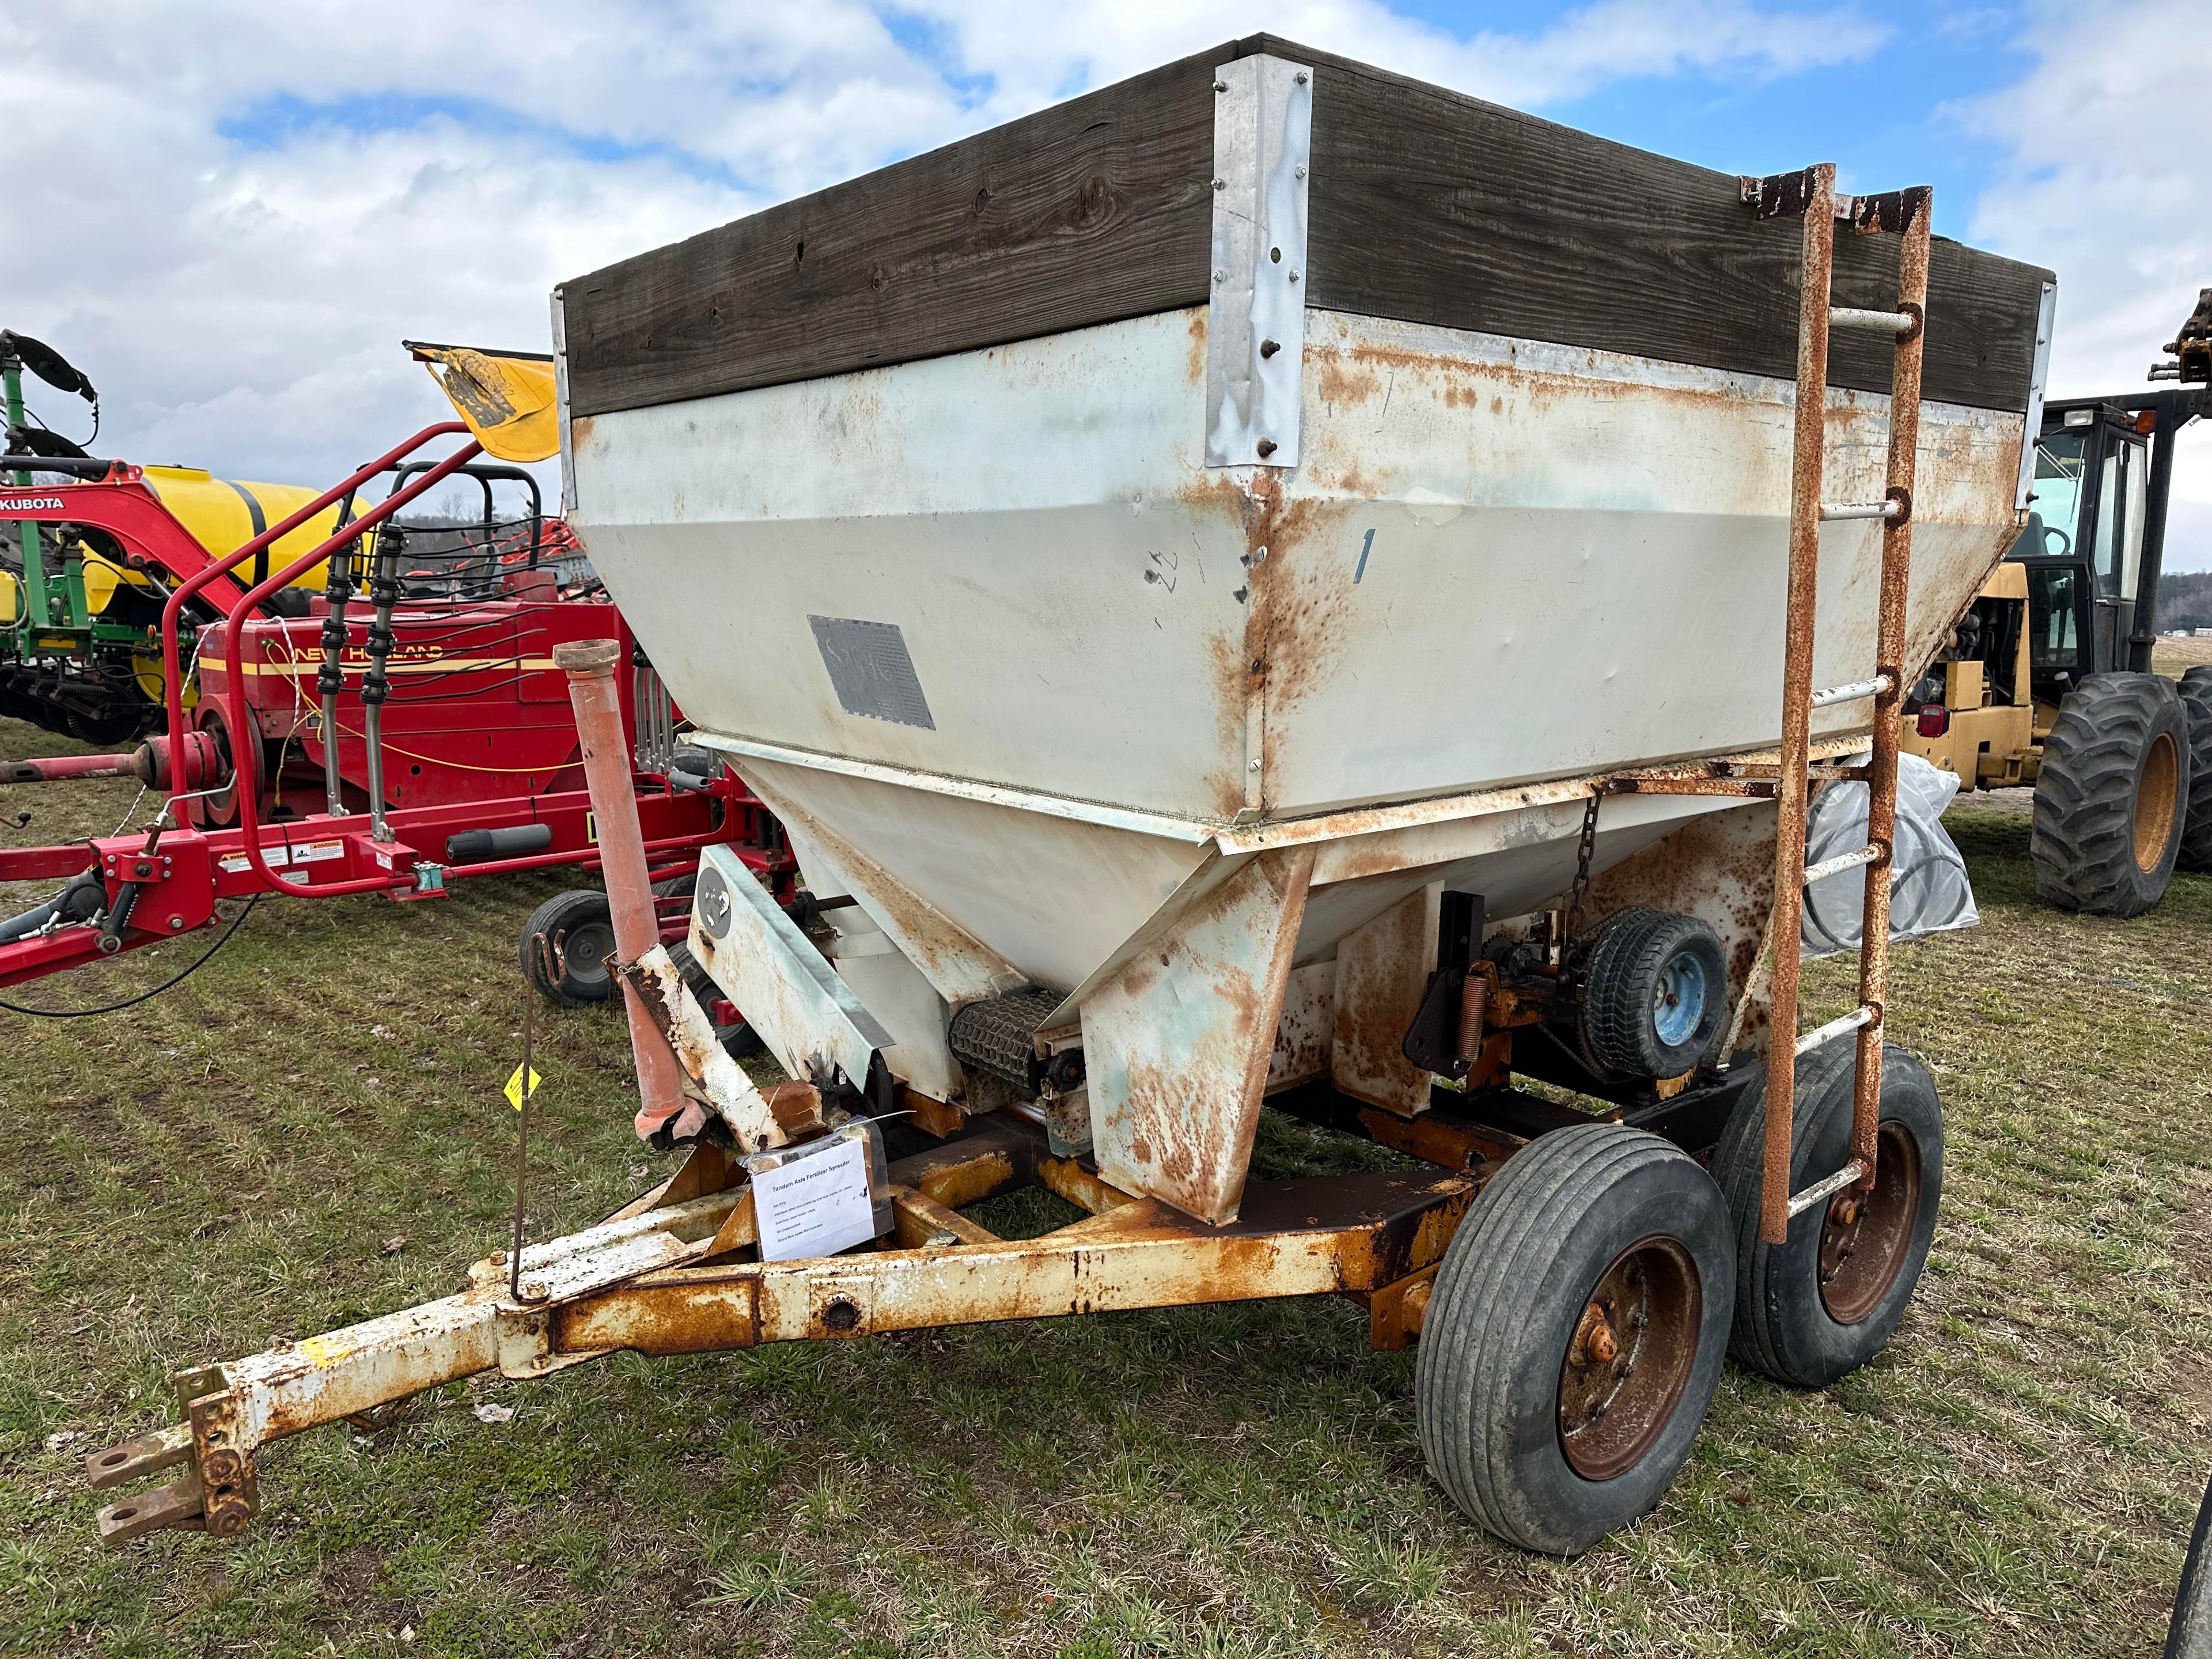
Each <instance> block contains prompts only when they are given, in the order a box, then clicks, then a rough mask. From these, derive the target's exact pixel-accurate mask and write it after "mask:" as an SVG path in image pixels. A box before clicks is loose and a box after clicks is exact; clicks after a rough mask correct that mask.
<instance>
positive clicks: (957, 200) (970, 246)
mask: <svg viewBox="0 0 2212 1659" xmlns="http://www.w3.org/2000/svg"><path fill="white" fill-rule="evenodd" d="M1219 61H1222V55H1221V54H1220V53H1218V52H1207V53H1203V54H1201V55H1200V56H1199V57H1195V58H1185V59H1183V60H1182V62H1180V63H1176V64H1168V65H1166V66H1165V67H1164V68H1161V69H1158V70H1152V71H1151V72H1149V73H1147V74H1145V75H1140V76H1136V77H1135V78H1134V79H1133V80H1128V81H1124V82H1119V83H1118V84H1116V85H1115V86H1111V87H1108V88H1103V90H1101V91H1098V92H1094V93H1091V94H1087V95H1086V96H1084V97H1081V98H1077V99H1073V100H1070V101H1068V102H1067V103H1065V104H1060V105H1056V106H1054V107H1052V108H1050V109H1047V110H1043V111H1041V112H1038V113H1036V114H1035V115H1031V116H1027V117H1024V118H1022V119H1021V120H1018V121H1015V122H1012V123H1010V124H1008V125H1005V126H1001V127H997V128H994V129H993V130H992V131H988V132H983V133H979V134H977V135H975V137H971V138H966V139H963V140H961V141H960V142H959V143H954V144H948V145H946V146H945V147H944V148H943V149H936V150H932V151H930V152H929V153H928V154H927V155H918V156H915V157H914V158H913V159H912V160H910V161H902V162H899V163H897V164H896V165H895V166H892V167H885V168H884V169H882V170H881V171H879V172H877V173H869V174H867V175H866V177H863V178H860V179H852V180H850V181H848V182H847V183H845V184H841V185H832V186H831V187H830V188H829V189H827V190H823V191H817V192H816V193H815V194H813V195H811V196H807V197H801V198H799V200H797V201H793V202H786V203H783V204H781V205H779V206H776V207H773V208H769V209H768V210H765V211H763V212H760V213H756V214H753V215H751V216H749V217H747V218H744V219H739V220H738V221H736V222H734V223H731V224H727V225H724V226H721V227H720V228H718V229H714V230H710V231H708V232H707V233H705V234H703V235H699V236H694V237H692V238H690V240H686V241H683V242H679V243H677V244H675V245H674V246H670V247H665V248H662V249H659V250H658V251H657V252H652V253H647V254H642V255H640V256H639V257H637V258H632V259H626V260H624V261H623V262H622V263H621V264H616V265H611V266H609V267H608V268H606V269H605V270H599V271H595V272H593V273H592V275H591V276H584V277H580V278H578V279H576V280H574V281H573V282H570V283H564V284H563V285H562V286H563V288H564V289H565V292H566V295H567V313H568V374H569V386H570V397H571V407H572V408H573V409H574V411H575V412H576V413H578V414H580V415H590V414H597V413H600V412H602V411H605V410H614V409H629V408H635V407H638V406H640V405H641V404H657V403H667V402H671V401H673V400H675V399H677V398H697V397H704V396H707V395H708V394H710V393H713V392H734V391H738V390H742V389H744V388H745V387H748V386H768V385H773V384H775V383H776V382H778V381H781V380H800V379H807V378H811V377H813V376H817V375H823V374H841V373H844V372H846V371H848V370H851V369H856V368H869V367H872V366H873V365H876V364H880V363H890V362H902V361H907V360H910V359H914V358H920V357H930V356H939V355H942V354H944V353H946V352H951V351H965V350H970V349H975V348H978V347H982V346H989V345H997V344H1001V343H1005V342H1006V341H1009V340H1018V339H1025V338H1028V337H1031V336H1035V335H1039V334H1049V333H1054V332H1056V331H1060V330H1062V329H1069V328H1080V327H1085V326H1088V325H1092V324H1096V323H1103V322H1111V321H1115V320H1116V319H1121V318H1124V317H1135V316H1141V315H1144V314H1146V313H1152V312H1158V311H1170V310H1174V309H1176V308H1177V307H1183V306H1191V305H1200V304H1203V303H1204V302H1205V300H1206V287H1207V280H1206V273H1207V266H1206V257H1207V252H1208V245H1209V242H1210V240H1211V236H1212V191H1211V188H1210V185H1211V181H1212V168H1213V91H1212V86H1213V65H1214V64H1216V63H1217V62H1219Z"/></svg>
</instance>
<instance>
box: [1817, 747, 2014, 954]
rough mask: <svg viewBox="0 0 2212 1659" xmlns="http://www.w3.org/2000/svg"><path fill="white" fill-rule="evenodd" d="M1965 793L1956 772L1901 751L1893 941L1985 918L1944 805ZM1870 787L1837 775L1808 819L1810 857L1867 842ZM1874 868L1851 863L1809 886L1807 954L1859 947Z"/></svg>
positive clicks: (1892, 902)
mask: <svg viewBox="0 0 2212 1659" xmlns="http://www.w3.org/2000/svg"><path fill="white" fill-rule="evenodd" d="M1957 793H1959V779H1958V775H1957V774H1956V773H1952V772H1946V771H1945V770H1943V769H1942V768H1941V767H1940V766H1937V765H1936V764H1935V763H1932V762H1929V761H1926V760H1923V759H1922V758H1921V757H1919V756H1917V755H1914V754H1909V753H1908V754H1902V755H1899V757H1897V857H1896V858H1895V860H1893V862H1892V864H1891V866H1890V874H1889V938H1890V942H1891V943H1892V944H1900V943H1902V942H1903V941H1905V940H1906V939H1923V938H1925V937H1926V936H1927V935H1928V934H1929V933H1950V932H1952V931H1954V929H1957V928H1960V927H1976V926H1978V924H1979V923H1980V921H1981V920H1982V913H1981V912H1980V911H1979V910H1977V909H1976V908H1974V890H1973V886H1972V884H1971V883H1970V882H1968V880H1967V879H1966V860H1965V859H1964V858H1963V857H1962V856H1960V852H1959V849H1958V847H1957V846H1956V845H1955V844H1954V842H1953V841H1952V840H1951V837H1950V836H1948V834H1946V833H1945V831H1944V829H1943V811H1944V809H1945V808H1946V807H1948V806H1949V805H1950V804H1951V798H1952V797H1953V796H1954V795H1956V794H1957ZM1866 839H1867V787H1866V785H1864V784H1863V783H1832V784H1830V785H1829V786H1828V787H1826V788H1825V789H1823V790H1822V791H1821V792H1820V795H1819V797H1818V798H1817V799H1815V800H1814V803H1813V811H1812V815H1811V817H1810V818H1809V819H1808V821H1807V823H1806V826H1805V862H1806V863H1807V864H1808V865H1814V864H1818V863H1820V861H1821V860H1823V859H1832V858H1834V857H1836V856H1837V855H1838V854H1843V853H1848V852H1850V851H1851V850H1852V849H1853V848H1860V847H1863V846H1865V845H1866ZM1865 894H1866V872H1865V871H1864V870H1863V869H1850V870H1846V871H1844V872H1842V873H1841V874H1839V875H1833V876H1830V877H1828V878H1826V879H1825V880H1822V881H1816V882H1814V884H1812V885H1811V886H1810V887H1808V888H1807V889H1806V890H1805V925H1804V932H1803V947H1804V954H1805V955H1806V957H1808V958H1809V957H1832V956H1834V955H1835V954H1836V953H1837V952H1838V951H1856V950H1857V949H1858V947H1859V930H1860V926H1861V923H1862V921H1863V916H1862V915H1861V912H1862V911H1863V908H1864V906H1865Z"/></svg>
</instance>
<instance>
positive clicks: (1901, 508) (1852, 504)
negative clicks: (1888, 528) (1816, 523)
mask: <svg viewBox="0 0 2212 1659" xmlns="http://www.w3.org/2000/svg"><path fill="white" fill-rule="evenodd" d="M1904 512H1905V503H1904V502H1902V501H1822V502H1821V503H1820V522H1821V523H1822V524H1835V523H1837V522H1838V521H1841V520H1852V519H1894V518H1898V517H1900V516H1902V515H1903V513H1904Z"/></svg>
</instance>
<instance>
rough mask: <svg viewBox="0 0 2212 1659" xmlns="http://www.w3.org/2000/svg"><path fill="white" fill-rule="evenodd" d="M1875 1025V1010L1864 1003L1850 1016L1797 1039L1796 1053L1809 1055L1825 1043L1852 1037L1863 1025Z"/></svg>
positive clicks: (1830, 1022)
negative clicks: (1839, 1038) (1840, 1037)
mask: <svg viewBox="0 0 2212 1659" xmlns="http://www.w3.org/2000/svg"><path fill="white" fill-rule="evenodd" d="M1871 1024H1874V1008H1873V1006H1872V1005H1871V1004H1869V1003H1864V1002H1862V1003H1861V1004H1859V1006H1857V1007H1856V1008H1854V1009H1852V1010H1851V1012H1849V1013H1848V1014H1844V1015H1843V1016H1842V1017H1841V1018H1837V1019H1832V1020H1830V1021H1829V1022H1828V1023H1827V1024H1826V1025H1819V1026H1815V1027H1814V1029H1813V1030H1809V1031H1808V1032H1806V1033H1805V1035H1804V1036H1801V1037H1799V1038H1798V1039H1797V1047H1796V1051H1795V1052H1796V1053H1798V1054H1811V1053H1812V1052H1813V1050H1814V1049H1815V1048H1819V1047H1820V1045H1821V1044H1822V1043H1824V1042H1834V1041H1835V1040H1836V1039H1837V1038H1838V1037H1839V1036H1850V1034H1851V1033H1852V1032H1853V1031H1856V1030H1858V1029H1859V1027H1860V1026H1862V1025H1871Z"/></svg>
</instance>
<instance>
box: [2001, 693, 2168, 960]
mask: <svg viewBox="0 0 2212 1659" xmlns="http://www.w3.org/2000/svg"><path fill="white" fill-rule="evenodd" d="M2189 763H2190V745H2189V723H2188V717H2187V715H2186V714H2185V711H2184V709H2183V707H2182V701H2181V693H2180V690H2179V687H2178V686H2176V685H2175V684H2174V683H2173V682H2172V680H2169V679H2166V678H2164V677H2163V676H2161V675H2157V674H2094V675H2092V676H2091V677H2090V678H2087V679H2086V680H2084V681H2082V682H2081V687H2080V689H2079V690H2075V691H2074V692H2072V693H2070V694H2069V696H2067V698H2066V701H2065V702H2063V703H2061V704H2060V705H2059V707H2058V719H2057V721H2056V722H2055V723H2054V724H2053V725H2052V726H2051V735H2050V737H2049V738H2046V739H2045V743H2044V745H2043V770H2042V773H2041V775H2039V777H2038V778H2037V780H2036V784H2035V820H2034V822H2035V829H2034V835H2033V839H2032V841H2031V842H2030V843H2029V850H2030V852H2031V853H2032V854H2033V857H2034V860H2035V890H2036V891H2037V892H2038V893H2039V894H2040V895H2041V896H2043V898H2044V899H2045V901H2046V902H2050V903H2051V904H2055V905H2057V907H2058V908H2060V909H2062V910H2078V911H2081V912H2082V913H2083V914H2085V915H2096V916H2134V915H2142V913H2143V912H2144V911H2146V910H2148V909H2149V908H2151V907H2152V906H2153V905H2154V904H2156V903H2157V902H2159V900H2160V899H2161V898H2163V897H2164V896H2166V883H2167V882H2169V881H2170V880H2172V877H2173V865H2174V860H2175V859H2176V858H2177V857H2178V856H2179V854H2180V851H2181V839H2182V830H2183V828H2184V825H2185V823H2186V820H2187V816H2188V805H2189V799H2190V772H2189Z"/></svg>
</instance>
